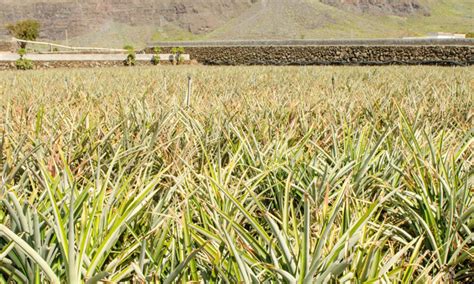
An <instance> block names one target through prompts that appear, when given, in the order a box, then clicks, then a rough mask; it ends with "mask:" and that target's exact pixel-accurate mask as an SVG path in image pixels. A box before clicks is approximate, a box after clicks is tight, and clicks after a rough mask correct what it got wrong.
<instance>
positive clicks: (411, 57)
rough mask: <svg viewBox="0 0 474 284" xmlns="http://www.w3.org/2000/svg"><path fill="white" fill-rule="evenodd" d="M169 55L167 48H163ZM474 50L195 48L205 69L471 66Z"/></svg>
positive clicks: (195, 57) (189, 49)
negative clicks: (253, 66) (209, 67)
mask: <svg viewBox="0 0 474 284" xmlns="http://www.w3.org/2000/svg"><path fill="white" fill-rule="evenodd" d="M162 50H163V51H164V52H169V51H170V47H163V48H162ZM473 52H474V46H472V45H470V46H195V47H191V46H189V47H186V53H187V54H190V56H191V60H196V61H198V62H199V63H201V64H206V65H390V64H404V65H405V64H409V65H461V66H466V65H472V64H473V63H474V58H473Z"/></svg>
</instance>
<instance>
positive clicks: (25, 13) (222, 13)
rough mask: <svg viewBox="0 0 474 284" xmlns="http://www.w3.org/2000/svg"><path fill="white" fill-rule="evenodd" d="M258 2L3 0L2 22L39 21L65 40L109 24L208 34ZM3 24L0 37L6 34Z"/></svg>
mask: <svg viewBox="0 0 474 284" xmlns="http://www.w3.org/2000/svg"><path fill="white" fill-rule="evenodd" d="M254 1H255V0H159V1H157V0H80V1H77V0H61V1H47V0H43V1H36V0H25V1H18V2H16V1H9V0H0V6H1V9H0V23H3V24H5V23H9V22H14V21H17V20H20V19H26V18H28V19H30V18H31V19H37V20H38V21H40V22H41V24H42V36H43V37H46V38H50V39H64V38H65V33H66V30H67V32H68V36H70V37H74V36H79V35H81V34H84V33H86V32H91V31H97V32H100V30H101V27H102V26H104V25H106V24H107V23H110V22H114V23H124V24H127V25H131V26H136V25H145V24H146V25H153V26H156V27H160V26H162V25H166V24H173V25H176V26H179V27H181V28H183V29H186V30H188V31H190V32H192V33H205V32H209V31H211V30H213V29H215V28H216V27H218V26H220V25H222V24H224V23H225V22H227V21H228V20H229V19H231V18H232V17H235V16H237V15H239V14H240V13H241V12H242V11H244V10H246V9H248V8H249V7H250V6H251V5H252V3H253V2H254ZM5 32H6V31H5V29H4V27H3V25H1V26H0V34H2V33H5Z"/></svg>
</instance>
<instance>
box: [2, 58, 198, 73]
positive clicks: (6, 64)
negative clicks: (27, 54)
mask: <svg viewBox="0 0 474 284" xmlns="http://www.w3.org/2000/svg"><path fill="white" fill-rule="evenodd" d="M33 64H34V69H35V70H44V69H53V68H99V67H124V64H123V61H110V60H109V61H33ZM170 64H172V63H171V62H166V61H165V62H161V63H160V65H170ZM184 64H190V62H185V63H184ZM135 66H153V65H152V64H151V62H146V61H137V62H136V64H135ZM1 70H16V66H15V62H14V61H0V71H1Z"/></svg>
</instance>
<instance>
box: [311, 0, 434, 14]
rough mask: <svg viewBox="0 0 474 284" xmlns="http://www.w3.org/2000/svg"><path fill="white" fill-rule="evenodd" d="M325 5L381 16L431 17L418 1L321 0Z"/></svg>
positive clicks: (426, 8)
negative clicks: (416, 15) (417, 15)
mask: <svg viewBox="0 0 474 284" xmlns="http://www.w3.org/2000/svg"><path fill="white" fill-rule="evenodd" d="M320 1H321V2H322V3H324V4H328V5H331V6H334V7H338V8H341V9H344V10H350V11H357V12H363V13H374V14H381V15H389V14H391V15H398V16H407V15H411V14H416V13H421V14H422V15H424V16H428V15H429V9H428V7H425V6H423V5H422V3H421V2H420V1H418V0H320Z"/></svg>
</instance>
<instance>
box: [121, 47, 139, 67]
mask: <svg viewBox="0 0 474 284" xmlns="http://www.w3.org/2000/svg"><path fill="white" fill-rule="evenodd" d="M123 49H125V50H127V58H126V59H125V60H124V61H123V64H124V65H125V66H135V63H136V61H137V55H136V53H135V49H134V48H133V46H131V45H126V46H124V47H123Z"/></svg>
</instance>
